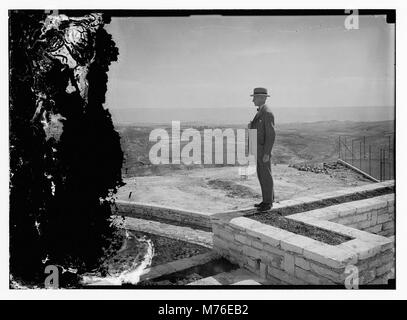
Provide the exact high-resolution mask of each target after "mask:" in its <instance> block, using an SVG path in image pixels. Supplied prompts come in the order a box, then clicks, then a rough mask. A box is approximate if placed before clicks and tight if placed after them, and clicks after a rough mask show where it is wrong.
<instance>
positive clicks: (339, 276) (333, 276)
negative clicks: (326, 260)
mask: <svg viewBox="0 0 407 320" xmlns="http://www.w3.org/2000/svg"><path fill="white" fill-rule="evenodd" d="M310 270H311V271H312V272H313V273H315V274H317V275H319V276H321V277H323V278H327V279H329V280H331V281H333V282H335V283H343V282H344V280H345V277H346V275H345V268H341V269H333V268H328V267H326V266H321V265H319V264H316V263H313V262H310Z"/></svg>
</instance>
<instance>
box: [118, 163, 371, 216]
mask: <svg viewBox="0 0 407 320" xmlns="http://www.w3.org/2000/svg"><path fill="white" fill-rule="evenodd" d="M272 171H273V177H274V183H275V196H276V201H277V202H278V201H282V200H286V199H292V198H295V197H301V196H307V195H312V194H315V193H324V192H329V191H333V190H337V189H341V188H346V187H352V186H359V185H364V184H368V183H371V181H369V180H366V179H365V178H363V177H361V176H360V175H358V174H355V173H354V172H353V171H351V170H349V169H341V170H335V171H332V172H331V173H330V174H324V173H319V174H317V173H313V172H306V171H299V170H297V169H295V168H291V167H288V165H283V164H279V165H275V166H273V167H272ZM125 182H126V185H125V186H123V187H122V188H120V190H119V192H118V199H122V200H132V201H137V202H145V203H152V204H160V205H167V206H171V207H177V208H182V209H191V210H196V211H200V212H206V213H213V212H219V211H225V210H232V209H239V208H245V207H248V206H251V205H252V204H253V203H255V202H260V201H261V190H260V185H259V182H258V180H257V176H256V174H253V175H250V176H249V178H248V180H241V179H240V175H239V171H238V168H237V167H222V168H210V169H195V170H188V171H182V172H180V171H174V172H171V173H169V174H167V175H164V176H149V177H134V178H129V179H126V180H125ZM130 193H131V194H130ZM129 195H130V197H129Z"/></svg>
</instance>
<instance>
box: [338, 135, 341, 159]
mask: <svg viewBox="0 0 407 320" xmlns="http://www.w3.org/2000/svg"><path fill="white" fill-rule="evenodd" d="M338 150H339V151H338V152H339V159H340V158H341V136H339V141H338Z"/></svg>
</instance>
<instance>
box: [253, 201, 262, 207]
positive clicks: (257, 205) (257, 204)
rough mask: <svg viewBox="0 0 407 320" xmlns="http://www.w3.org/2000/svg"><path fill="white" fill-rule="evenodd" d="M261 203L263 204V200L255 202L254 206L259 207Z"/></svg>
mask: <svg viewBox="0 0 407 320" xmlns="http://www.w3.org/2000/svg"><path fill="white" fill-rule="evenodd" d="M262 204H263V201H262V202H260V203H255V204H254V206H255V207H256V208H258V207H260V206H261V205H262Z"/></svg>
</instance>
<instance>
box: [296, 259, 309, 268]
mask: <svg viewBox="0 0 407 320" xmlns="http://www.w3.org/2000/svg"><path fill="white" fill-rule="evenodd" d="M294 263H295V265H296V266H297V267H300V268H301V269H304V270H310V262H309V261H308V260H306V259H304V258H301V257H298V256H295V259H294Z"/></svg>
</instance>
